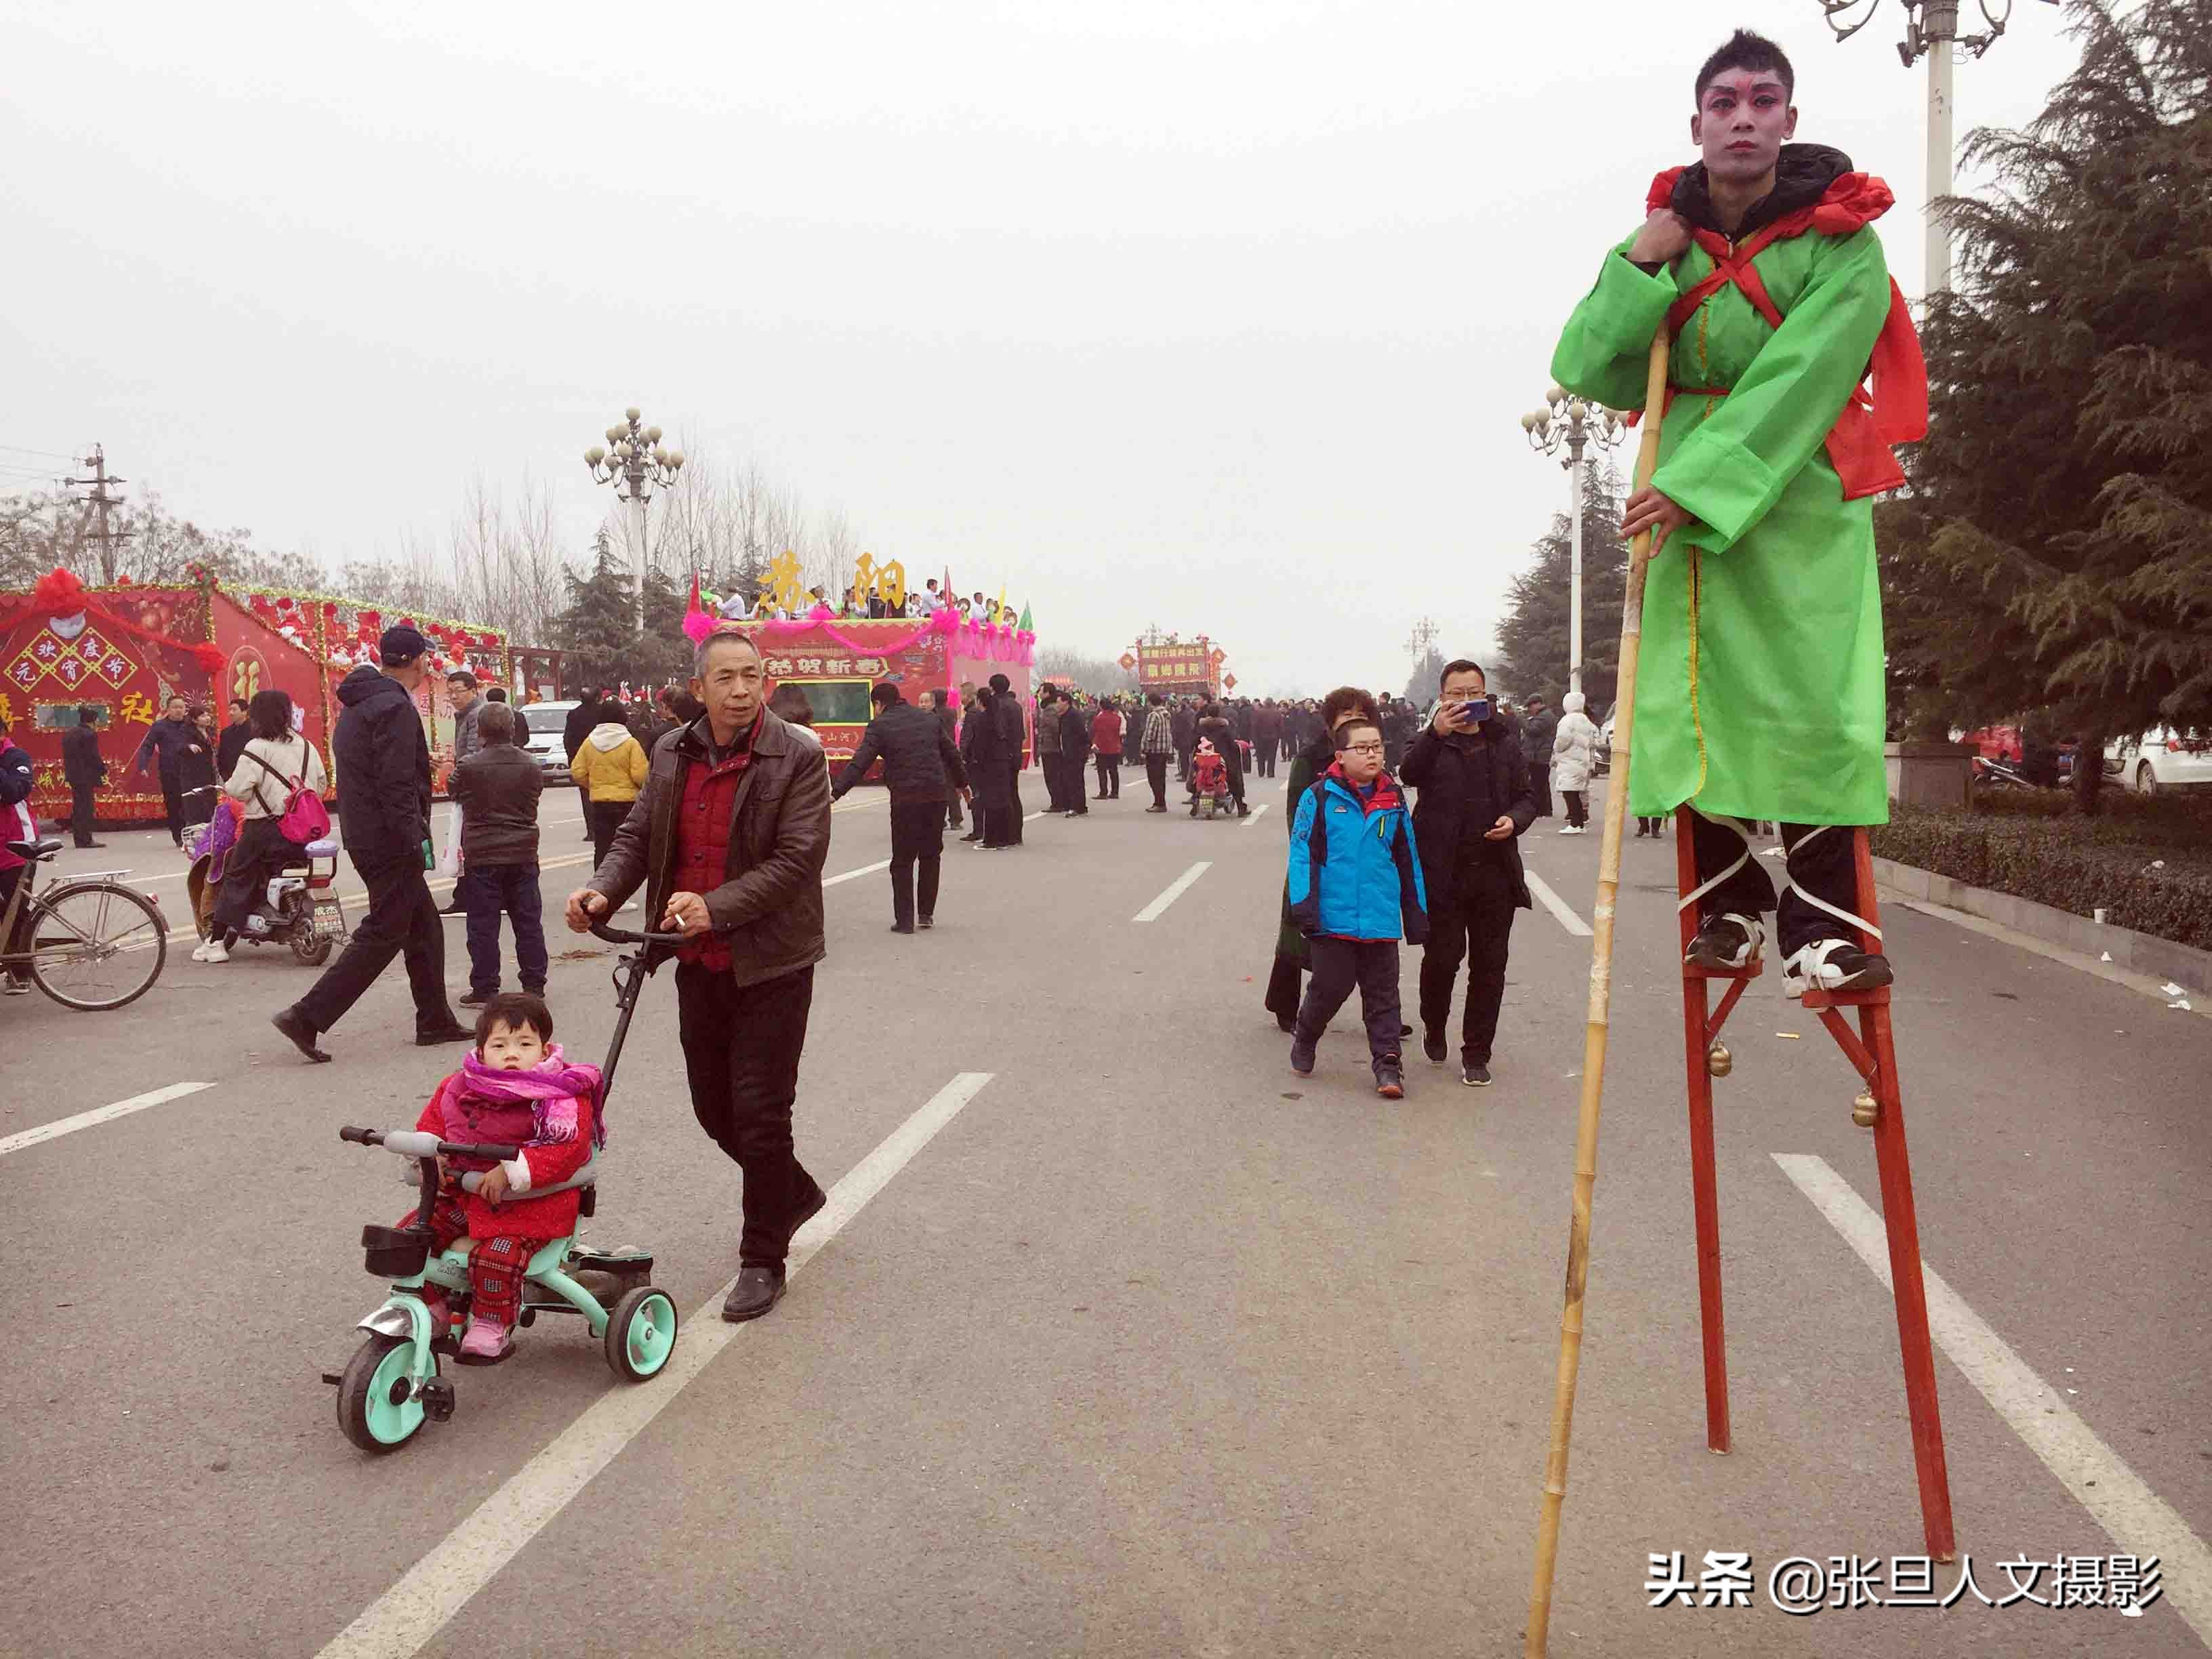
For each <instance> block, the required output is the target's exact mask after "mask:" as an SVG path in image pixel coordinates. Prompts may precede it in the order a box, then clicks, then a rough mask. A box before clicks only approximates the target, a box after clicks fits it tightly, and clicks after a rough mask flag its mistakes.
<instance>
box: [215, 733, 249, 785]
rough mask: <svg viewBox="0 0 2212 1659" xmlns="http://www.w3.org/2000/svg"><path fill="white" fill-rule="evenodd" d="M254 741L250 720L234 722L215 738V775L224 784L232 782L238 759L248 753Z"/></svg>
mask: <svg viewBox="0 0 2212 1659" xmlns="http://www.w3.org/2000/svg"><path fill="white" fill-rule="evenodd" d="M252 741H253V726H252V722H251V721H249V720H233V721H232V722H231V723H230V724H229V725H228V726H224V727H223V728H222V731H220V732H216V738H215V775H216V777H218V778H220V779H221V780H222V781H223V782H225V783H228V782H229V781H230V774H231V769H232V768H233V767H234V766H236V765H237V764H238V757H240V755H242V754H244V753H245V752H246V744H249V743H252Z"/></svg>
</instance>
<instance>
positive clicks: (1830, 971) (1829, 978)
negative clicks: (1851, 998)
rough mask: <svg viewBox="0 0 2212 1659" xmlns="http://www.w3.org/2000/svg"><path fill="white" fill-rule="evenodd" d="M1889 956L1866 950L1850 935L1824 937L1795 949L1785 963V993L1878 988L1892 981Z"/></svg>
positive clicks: (1783, 978)
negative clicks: (1852, 939)
mask: <svg viewBox="0 0 2212 1659" xmlns="http://www.w3.org/2000/svg"><path fill="white" fill-rule="evenodd" d="M1895 978H1896V975H1894V974H1893V973H1892V972H1891V971H1890V966H1889V958H1888V957H1881V956H1875V955H1874V954H1872V953H1871V952H1869V951H1862V950H1860V949H1859V947H1858V946H1857V945H1854V944H1852V943H1851V941H1850V940H1849V939H1814V941H1813V942H1812V943H1811V944H1810V945H1805V946H1804V947H1802V949H1800V950H1797V951H1793V952H1791V954H1790V956H1789V957H1785V958H1784V961H1783V963H1782V994H1783V995H1784V996H1785V997H1802V996H1803V995H1804V994H1805V993H1806V991H1807V990H1808V989H1812V990H1816V991H1875V990H1879V989H1880V988H1881V987H1883V986H1885V985H1887V984H1889V983H1891V982H1892V981H1893V980H1894V979H1895Z"/></svg>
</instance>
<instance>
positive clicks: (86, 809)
mask: <svg viewBox="0 0 2212 1659" xmlns="http://www.w3.org/2000/svg"><path fill="white" fill-rule="evenodd" d="M95 793H98V786H97V785H94V784H89V783H73V784H71V785H70V835H71V836H74V837H75V838H76V844H77V845H78V846H80V847H89V846H91V845H92V806H93V796H94V794H95Z"/></svg>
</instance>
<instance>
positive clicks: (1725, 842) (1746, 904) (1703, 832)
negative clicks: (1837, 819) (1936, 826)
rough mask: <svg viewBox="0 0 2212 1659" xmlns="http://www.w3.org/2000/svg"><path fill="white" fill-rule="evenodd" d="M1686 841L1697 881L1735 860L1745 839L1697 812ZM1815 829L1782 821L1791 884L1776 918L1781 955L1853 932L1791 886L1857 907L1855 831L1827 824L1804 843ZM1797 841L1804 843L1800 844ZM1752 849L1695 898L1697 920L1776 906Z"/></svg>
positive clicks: (1852, 910) (1848, 909)
mask: <svg viewBox="0 0 2212 1659" xmlns="http://www.w3.org/2000/svg"><path fill="white" fill-rule="evenodd" d="M1690 825H1691V832H1690V835H1691V838H1690V845H1691V847H1692V849H1693V850H1694V851H1695V853H1696V854H1697V860H1698V880H1699V884H1701V885H1702V884H1704V883H1705V882H1708V881H1710V880H1711V879H1712V878H1714V877H1715V876H1717V875H1718V874H1720V872H1722V871H1723V870H1725V869H1727V868H1728V867H1729V865H1731V864H1733V863H1735V860H1737V859H1738V858H1739V857H1741V854H1742V853H1743V850H1744V843H1743V842H1742V840H1741V838H1740V837H1739V836H1737V835H1736V833H1735V830H1733V829H1729V827H1728V825H1726V824H1725V823H1714V822H1713V821H1712V820H1711V819H1710V818H1707V817H1701V816H1699V814H1698V813H1695V812H1692V813H1691V814H1690ZM1814 828H1815V826H1814V825H1812V824H1809V823H1785V824H1784V825H1783V826H1782V845H1783V847H1784V848H1785V849H1786V850H1787V854H1788V856H1787V859H1786V860H1785V862H1786V863H1787V864H1788V866H1789V868H1790V883H1791V885H1792V889H1793V890H1791V891H1790V892H1787V893H1784V895H1783V896H1782V903H1781V913H1780V915H1778V917H1777V918H1776V921H1777V924H1778V926H1777V927H1776V933H1778V936H1779V938H1780V941H1781V945H1782V954H1783V956H1784V957H1785V958H1787V957H1792V956H1795V955H1796V953H1797V952H1798V951H1801V950H1802V949H1803V948H1804V947H1805V946H1806V945H1810V944H1812V943H1813V942H1814V940H1816V939H1849V938H1850V937H1851V935H1852V929H1851V927H1850V924H1849V923H1847V922H1843V921H1838V920H1837V919H1836V918H1835V917H1833V916H1831V915H1827V914H1826V912H1825V911H1822V910H1820V909H1818V908H1815V907H1814V906H1813V905H1810V904H1808V903H1807V902H1805V901H1804V899H1802V897H1800V896H1798V894H1797V893H1796V891H1795V889H1796V888H1798V887H1802V888H1804V889H1806V890H1808V891H1809V892H1811V893H1812V894H1813V895H1814V897H1816V898H1820V899H1823V900H1825V901H1826V902H1828V903H1830V904H1832V905H1834V906H1835V907H1836V908H1838V910H1841V911H1844V912H1845V913H1846V914H1848V915H1857V912H1858V908H1859V907H1858V863H1857V855H1856V854H1855V853H1854V851H1853V843H1854V842H1855V841H1856V839H1857V831H1855V830H1853V829H1848V828H1830V829H1826V830H1824V831H1822V832H1821V833H1820V835H1819V836H1814V837H1813V839H1812V840H1811V841H1809V842H1807V839H1806V838H1807V837H1808V836H1813V831H1814ZM1801 842H1804V843H1805V844H1804V845H1802V847H1801V846H1800V844H1799V843H1801ZM1757 851H1758V849H1757V848H1753V854H1754V856H1753V858H1752V859H1751V860H1750V861H1749V862H1747V864H1746V865H1745V866H1743V868H1742V869H1741V870H1739V871H1737V872H1735V874H1734V875H1732V876H1730V877H1729V878H1728V879H1727V880H1726V881H1724V882H1723V883H1722V884H1720V885H1719V886H1717V887H1716V888H1714V889H1713V890H1712V891H1711V892H1710V893H1708V894H1706V895H1705V897H1703V898H1702V899H1699V901H1698V914H1699V917H1700V918H1701V919H1708V920H1709V919H1711V917H1714V916H1717V915H1721V914H1722V913H1723V912H1724V911H1730V910H1733V911H1735V913H1736V914H1737V915H1746V916H1757V915H1765V913H1766V912H1768V911H1769V910H1772V909H1774V908H1775V900H1774V883H1773V880H1772V879H1771V878H1770V877H1769V876H1768V875H1767V873H1766V871H1765V868H1764V866H1763V864H1762V861H1761V860H1759V858H1758V857H1757V856H1756V854H1757Z"/></svg>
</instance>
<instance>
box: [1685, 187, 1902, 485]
mask: <svg viewBox="0 0 2212 1659" xmlns="http://www.w3.org/2000/svg"><path fill="white" fill-rule="evenodd" d="M1682 173H1683V169H1682V168H1680V167H1669V168H1668V169H1667V170H1666V171H1665V172H1663V173H1660V174H1659V175H1658V176H1657V177H1656V178H1655V179H1652V181H1651V191H1650V195H1648V196H1647V197H1645V198H1644V206H1645V209H1646V210H1647V211H1651V210H1657V209H1659V208H1662V207H1665V206H1666V205H1667V204H1668V203H1669V202H1671V201H1672V200H1673V199H1674V183H1675V180H1677V179H1680V177H1681V176H1682ZM1896 200H1897V198H1896V197H1894V196H1893V195H1891V194H1890V189H1889V186H1888V185H1886V184H1884V183H1883V182H1882V181H1881V179H1877V178H1875V176H1874V175H1873V174H1872V173H1844V174H1843V175H1842V176H1841V177H1839V178H1838V179H1836V180H1835V181H1834V182H1833V183H1832V184H1831V185H1829V186H1828V189H1827V192H1826V194H1825V195H1824V196H1822V197H1820V200H1819V201H1818V202H1815V203H1814V204H1813V205H1812V206H1810V207H1806V208H1800V209H1798V210H1796V212H1795V213H1786V214H1784V215H1783V216H1782V217H1781V218H1779V219H1777V220H1776V221H1775V222H1773V223H1772V224H1770V225H1765V226H1762V227H1761V228H1759V229H1758V230H1756V231H1754V232H1753V233H1752V234H1750V235H1749V236H1747V237H1746V238H1744V240H1742V241H1741V242H1739V243H1733V244H1732V243H1730V242H1729V239H1728V238H1727V237H1725V236H1723V235H1722V234H1720V233H1719V232H1718V231H1717V230H1705V229H1703V228H1692V231H1691V233H1690V234H1691V235H1692V237H1693V238H1694V239H1695V240H1696V241H1697V244H1698V246H1699V247H1701V248H1703V249H1705V252H1707V253H1709V254H1711V256H1712V258H1713V269H1712V270H1711V273H1710V274H1709V275H1707V276H1705V278H1704V279H1703V280H1702V281H1700V282H1699V283H1697V284H1696V285H1695V286H1693V287H1692V288H1691V289H1689V291H1688V292H1686V293H1685V294H1684V295H1682V296H1681V298H1680V299H1679V300H1677V301H1674V305H1673V306H1672V307H1669V308H1668V313H1667V331H1668V334H1669V335H1670V336H1672V335H1676V334H1679V333H1680V332H1681V330H1682V325H1684V324H1685V323H1686V322H1688V321H1689V319H1691V317H1692V316H1693V315H1694V314H1696V312H1697V309H1698V307H1699V306H1701V305H1703V304H1704V303H1705V301H1706V300H1707V299H1708V298H1710V297H1711V295H1714V294H1716V293H1717V292H1718V291H1719V290H1720V289H1723V288H1724V287H1726V286H1727V285H1728V284H1729V283H1735V285H1736V286H1737V287H1738V288H1740V289H1742V290H1743V294H1744V297H1745V298H1746V299H1747V300H1749V301H1751V303H1752V304H1753V307H1756V308H1757V309H1758V312H1759V315H1760V316H1762V317H1764V318H1765V319H1766V323H1767V326H1768V327H1770V328H1777V329H1778V328H1780V327H1781V326H1782V313H1781V310H1780V308H1779V307H1777V306H1776V305H1775V303H1774V301H1773V299H1772V297H1771V296H1770V295H1768V293H1767V291H1766V284H1765V283H1764V282H1763V281H1761V280H1760V278H1759V271H1758V269H1757V267H1755V266H1754V265H1753V264H1752V261H1753V259H1755V258H1758V256H1759V253H1760V252H1762V251H1763V250H1765V248H1766V246H1768V245H1769V244H1770V243H1773V242H1777V241H1779V240H1782V239H1783V238H1784V237H1788V236H1802V235H1803V234H1805V233H1806V232H1807V231H1814V232H1817V233H1819V234H1820V235H1823V236H1848V235H1850V234H1851V233H1852V232H1853V231H1856V230H1859V229H1861V228H1864V227H1865V226H1867V225H1869V224H1871V223H1872V222H1874V221H1875V220H1876V219H1878V218H1880V217H1881V216H1882V215H1883V214H1885V213H1887V211H1888V210H1890V208H1891V206H1892V205H1893V204H1894V203H1895V202H1896ZM1869 379H1871V380H1873V382H1874V386H1875V390H1876V391H1879V392H1880V393H1881V399H1880V401H1879V402H1877V401H1876V400H1875V393H1874V392H1870V391H1869V389H1868V386H1867V380H1869ZM1927 435H1928V363H1927V360H1926V359H1925V358H1924V357H1923V356H1921V352H1920V337H1919V335H1918V334H1917V333H1916V332H1915V331H1914V330H1913V326H1912V313H1911V312H1910V311H1909V310H1907V309H1906V307H1905V295H1903V294H1901V293H1900V292H1899V290H1898V286H1897V282H1896V279H1895V278H1894V277H1893V278H1892V279H1891V281H1890V284H1889V315H1888V317H1887V319H1885V320H1884V321H1883V323H1882V325H1881V334H1880V336H1879V337H1876V339H1875V343H1874V353H1873V356H1872V357H1871V358H1870V359H1869V362H1868V364H1867V374H1864V375H1862V376H1861V377H1860V380H1859V384H1858V386H1856V387H1855V388H1853V390H1852V392H1851V395H1850V399H1849V400H1848V401H1847V402H1846V403H1845V404H1844V407H1843V410H1842V412H1841V413H1840V414H1838V416H1837V417H1836V423H1835V425H1834V426H1833V427H1832V428H1830V429H1829V432H1828V441H1827V448H1828V459H1830V460H1831V461H1832V462H1833V463H1834V464H1835V468H1836V476H1837V477H1839V478H1841V479H1842V480H1843V484H1844V500H1845V501H1856V500H1857V499H1858V498H1859V497H1860V496H1862V495H1879V494H1881V491H1883V490H1885V489H1898V488H1899V487H1900V486H1901V485H1903V483H1905V471H1904V469H1903V468H1901V467H1900V466H1899V465H1898V464H1897V457H1896V456H1895V455H1893V454H1892V453H1890V446H1891V445H1893V444H1905V443H1916V442H1917V441H1919V440H1921V439H1922V438H1924V437H1926V436H1927Z"/></svg>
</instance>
